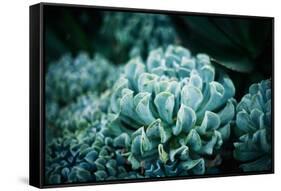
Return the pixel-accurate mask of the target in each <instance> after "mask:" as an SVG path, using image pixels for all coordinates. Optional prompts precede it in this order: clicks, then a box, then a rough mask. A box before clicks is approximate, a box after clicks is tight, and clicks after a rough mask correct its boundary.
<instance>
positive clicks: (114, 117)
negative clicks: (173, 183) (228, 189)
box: [30, 3, 274, 188]
mask: <svg viewBox="0 0 281 191" xmlns="http://www.w3.org/2000/svg"><path fill="white" fill-rule="evenodd" d="M273 95H274V18H271V17H260V16H242V15H226V14H210V13H192V12H180V11H167V10H149V9H145V10H144V9H132V8H114V7H98V6H85V5H83V6H82V5H68V4H51V3H40V4H36V5H33V6H31V7H30V184H31V185H33V186H36V187H40V188H48V187H63V186H76V185H95V184H109V183H127V182H145V181H162V180H174V179H187V178H188V179H189V178H208V177H224V176H237V175H239V176H241V175H255V174H268V173H273V172H274V97H273Z"/></svg>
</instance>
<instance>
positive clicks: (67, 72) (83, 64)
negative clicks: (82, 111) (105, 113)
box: [46, 53, 115, 105]
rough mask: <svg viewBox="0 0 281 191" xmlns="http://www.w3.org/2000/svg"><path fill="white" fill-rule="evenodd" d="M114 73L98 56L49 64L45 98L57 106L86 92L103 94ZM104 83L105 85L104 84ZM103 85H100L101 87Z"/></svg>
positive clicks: (64, 58)
mask: <svg viewBox="0 0 281 191" xmlns="http://www.w3.org/2000/svg"><path fill="white" fill-rule="evenodd" d="M113 72H115V69H114V67H113V66H112V65H110V64H109V63H108V61H107V60H106V59H105V58H103V57H102V56H101V55H98V54H96V55H95V57H94V58H93V59H91V58H90V57H89V56H88V55H87V54H84V53H81V54H79V55H78V56H77V57H75V58H72V57H71V56H70V55H65V56H63V57H62V58H61V59H60V60H58V61H57V62H55V63H52V64H51V65H50V66H49V68H48V70H47V73H46V97H47V101H48V100H52V101H55V102H57V103H58V104H59V105H66V104H68V103H70V102H71V101H75V98H77V97H78V96H80V95H82V94H85V93H86V92H89V91H93V92H102V91H104V90H105V89H107V88H109V87H110V86H111V83H112V81H114V80H112V79H109V80H105V79H107V77H111V78H112V76H115V75H111V74H112V73H113ZM104 80H105V82H104ZM101 82H103V83H101Z"/></svg>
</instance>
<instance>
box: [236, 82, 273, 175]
mask: <svg viewBox="0 0 281 191" xmlns="http://www.w3.org/2000/svg"><path fill="white" fill-rule="evenodd" d="M235 132H236V136H237V137H238V140H237V142H235V143H234V147H235V150H234V157H235V158H236V159H237V160H239V161H241V162H242V163H243V164H242V165H241V168H242V169H243V170H244V171H264V170H270V169H271V132H272V131H271V80H263V81H261V82H260V83H256V84H253V85H251V86H250V88H249V93H248V94H246V95H245V96H244V97H243V98H242V100H241V101H240V103H239V104H238V105H237V115H236V128H235Z"/></svg>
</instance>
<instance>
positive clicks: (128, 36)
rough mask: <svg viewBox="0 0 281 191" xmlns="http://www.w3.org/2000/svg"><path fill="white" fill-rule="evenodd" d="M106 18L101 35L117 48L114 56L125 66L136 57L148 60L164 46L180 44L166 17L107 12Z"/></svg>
mask: <svg viewBox="0 0 281 191" xmlns="http://www.w3.org/2000/svg"><path fill="white" fill-rule="evenodd" d="M104 17H105V18H104V20H103V24H102V28H101V32H100V33H101V35H102V36H104V37H105V40H108V41H109V42H110V43H112V44H113V45H112V46H111V49H110V50H111V51H112V52H111V54H113V57H115V58H116V57H117V56H116V55H118V57H117V58H119V59H121V62H123V61H124V62H125V61H127V59H128V58H129V57H133V56H136V55H140V56H146V55H147V54H148V52H149V51H150V50H152V49H155V48H158V47H160V46H164V47H167V46H168V45H169V44H177V43H179V38H178V35H177V32H176V30H175V29H174V28H173V24H172V22H171V19H170V18H169V17H168V16H166V15H161V14H144V13H125V12H116V13H113V12H106V13H105V16H104ZM112 28H114V29H115V31H114V32H112ZM128 53H129V54H128ZM111 56H112V55H111ZM120 56H121V57H123V59H122V58H120Z"/></svg>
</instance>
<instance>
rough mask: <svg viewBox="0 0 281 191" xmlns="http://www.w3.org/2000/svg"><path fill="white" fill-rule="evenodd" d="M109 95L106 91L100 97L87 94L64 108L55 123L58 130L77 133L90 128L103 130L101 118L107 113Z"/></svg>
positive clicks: (94, 94)
mask: <svg viewBox="0 0 281 191" xmlns="http://www.w3.org/2000/svg"><path fill="white" fill-rule="evenodd" d="M109 94H110V92H108V91H106V92H104V93H102V94H100V95H97V94H96V93H87V94H85V95H82V96H80V97H78V98H77V99H76V101H75V102H73V103H70V104H69V105H67V106H66V107H64V108H62V109H61V110H60V112H59V113H58V116H57V119H56V121H55V126H56V128H60V129H67V130H68V131H76V130H78V129H84V128H88V127H92V128H93V127H94V128H95V129H97V130H100V129H101V126H103V124H101V118H102V117H103V116H104V114H105V113H106V112H107V107H108V104H109Z"/></svg>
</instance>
